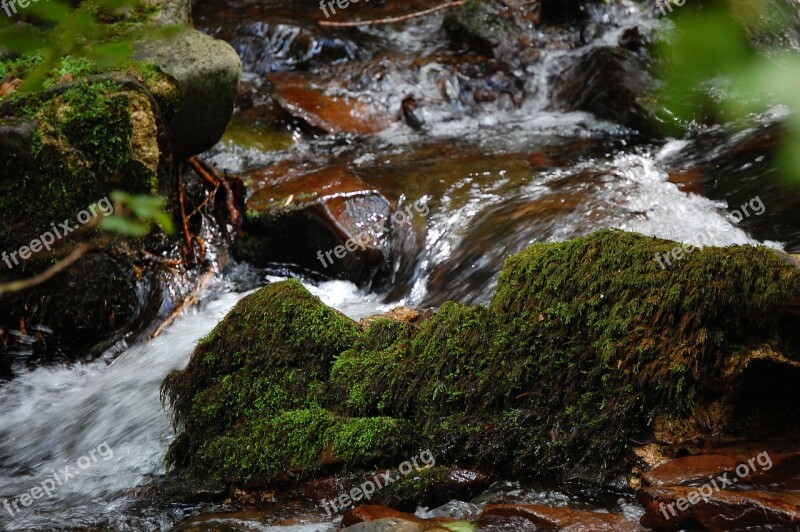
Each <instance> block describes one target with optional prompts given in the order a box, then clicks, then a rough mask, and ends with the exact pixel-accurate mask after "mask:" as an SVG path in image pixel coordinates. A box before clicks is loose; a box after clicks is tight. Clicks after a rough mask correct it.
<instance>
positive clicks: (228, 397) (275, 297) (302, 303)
mask: <svg viewBox="0 0 800 532" xmlns="http://www.w3.org/2000/svg"><path fill="white" fill-rule="evenodd" d="M357 331H358V326H357V324H356V323H355V322H353V321H352V320H350V319H349V318H347V317H345V316H343V315H342V314H340V313H338V312H336V311H335V310H333V309H330V308H328V307H327V306H325V305H324V304H323V303H322V302H321V301H320V300H319V299H318V298H317V297H315V296H313V295H312V294H311V293H309V292H308V291H307V290H306V289H305V288H304V287H303V285H302V284H300V283H299V282H297V281H286V282H281V283H274V284H271V285H268V286H266V287H264V288H262V289H260V290H258V291H256V292H255V293H253V294H251V295H249V296H248V297H246V298H244V299H243V300H242V301H241V302H239V304H237V305H236V307H234V309H233V310H232V311H231V313H230V314H228V316H226V317H225V319H224V320H223V321H222V322H221V323H220V324H219V325H218V326H217V327H216V328H215V329H214V330H213V331H212V332H211V334H209V335H208V336H207V337H206V338H204V339H203V340H201V341H200V342H199V345H198V347H197V349H196V350H195V353H194V354H193V355H192V359H191V361H190V362H189V366H188V367H187V369H186V370H185V371H183V372H173V373H171V374H170V375H169V376H168V377H167V379H166V380H165V381H164V383H163V385H162V393H163V395H164V397H165V398H168V399H169V401H170V402H171V404H172V405H173V412H174V418H175V421H176V423H177V424H178V425H179V426H181V427H182V428H183V431H184V434H183V438H182V439H181V440H180V441H179V442H177V443H176V444H174V445H173V447H172V450H171V453H170V460H171V461H172V462H173V463H175V464H178V465H181V464H188V465H191V464H193V463H194V464H199V463H200V464H201V463H202V462H197V460H198V459H200V458H201V457H205V458H202V460H205V459H210V458H209V457H212V456H217V455H216V454H214V452H213V450H214V449H218V447H216V446H213V447H209V445H211V444H210V443H206V442H207V441H208V440H209V439H211V438H214V437H221V438H224V439H225V441H226V442H228V443H231V442H232V441H233V440H232V439H231V438H234V439H235V440H236V441H238V442H241V443H242V444H243V445H245V447H244V448H242V449H240V450H238V451H236V455H237V456H238V457H239V458H240V460H241V462H240V463H254V462H259V461H260V460H264V459H265V458H263V457H262V458H258V457H255V456H249V457H247V458H246V455H248V453H257V452H261V450H263V448H262V447H253V446H250V443H249V442H250V441H251V438H255V437H256V433H257V432H259V431H260V430H262V429H263V428H264V427H266V426H268V425H269V424H270V423H273V422H274V421H273V420H274V419H277V417H276V416H281V415H283V414H285V413H286V412H291V411H293V409H305V410H309V409H311V410H320V408H319V401H320V400H321V399H322V393H321V388H322V385H321V384H320V383H321V382H322V381H324V380H325V379H326V378H327V376H328V374H329V371H330V366H331V365H332V363H333V360H334V357H335V356H336V355H338V354H339V353H340V352H342V351H344V350H345V349H347V348H348V347H350V346H352V344H353V342H354V341H355V339H356V336H357ZM303 419H306V418H303ZM220 435H222V436H220ZM317 439H319V440H320V443H319V445H322V446H323V448H324V446H325V445H323V440H326V438H325V437H324V436H323V434H322V433H321V432H320V433H318V434H317ZM326 444H327V443H326ZM203 449H205V450H203ZM220 449H221V448H220ZM304 456H307V455H304ZM219 457H220V458H222V455H219ZM245 458H246V459H245ZM219 464H220V463H219V462H217V463H216V465H219ZM225 464H226V465H225V468H224V470H225V471H227V472H228V474H233V473H232V472H233V469H231V468H232V467H233V466H232V464H231V463H229V462H225ZM258 471H260V472H261V473H259V474H262V475H266V476H270V475H271V474H272V473H271V471H272V470H269V469H265V468H262V469H259V470H258ZM239 473H240V476H241V477H242V478H243V476H244V475H245V471H244V470H242V471H240V472H239ZM247 475H250V473H247ZM248 478H249V477H248ZM270 478H271V477H270Z"/></svg>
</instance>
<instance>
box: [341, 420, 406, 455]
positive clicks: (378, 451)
mask: <svg viewBox="0 0 800 532" xmlns="http://www.w3.org/2000/svg"><path fill="white" fill-rule="evenodd" d="M413 436H414V434H413V432H412V430H411V425H410V423H409V422H408V421H406V420H402V419H395V418H391V417H367V418H354V419H348V420H344V421H341V422H340V423H338V424H337V425H336V426H335V427H334V428H333V430H332V431H331V434H330V438H331V440H332V441H333V455H334V456H336V457H337V458H339V459H341V460H343V461H344V463H345V464H346V465H348V466H353V465H372V464H376V463H377V464H383V463H386V462H387V461H389V460H391V459H392V458H395V459H399V458H400V457H402V455H403V452H404V451H405V450H407V449H409V448H412V447H413V444H414V437H413Z"/></svg>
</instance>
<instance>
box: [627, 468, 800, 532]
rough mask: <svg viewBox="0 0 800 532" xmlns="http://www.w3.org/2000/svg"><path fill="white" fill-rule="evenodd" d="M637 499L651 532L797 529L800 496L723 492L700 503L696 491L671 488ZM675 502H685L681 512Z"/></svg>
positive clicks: (642, 492) (644, 493) (646, 492)
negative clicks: (643, 509)
mask: <svg viewBox="0 0 800 532" xmlns="http://www.w3.org/2000/svg"><path fill="white" fill-rule="evenodd" d="M729 478H730V477H729ZM690 495H691V496H692V497H693V498H695V499H697V501H696V502H695V503H694V504H691V500H690V498H689V497H690ZM638 498H639V501H640V502H641V503H642V505H643V506H644V508H645V515H644V516H643V517H642V519H641V524H642V526H645V527H648V528H653V529H655V530H678V529H683V528H690V529H693V530H697V529H702V530H743V529H747V528H751V529H754V530H757V529H759V528H762V527H765V526H767V525H770V526H773V527H779V528H781V529H783V528H791V529H796V528H797V527H800V493H797V492H783V493H773V492H767V491H738V490H736V491H733V490H724V491H713V492H712V494H711V495H710V496H709V497H708V499H707V500H704V499H702V498H701V497H700V494H699V492H698V489H697V488H694V487H687V486H674V487H662V488H645V489H642V490H640V491H639V493H638ZM679 499H683V500H685V501H686V502H684V503H682V505H683V506H684V508H685V509H684V510H680V509H679V508H678V506H677V504H678V500H679ZM671 505H672V506H671ZM672 510H674V515H673V511H672Z"/></svg>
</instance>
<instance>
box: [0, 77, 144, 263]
mask: <svg viewBox="0 0 800 532" xmlns="http://www.w3.org/2000/svg"><path fill="white" fill-rule="evenodd" d="M12 104H13V105H12V108H11V109H12V110H11V114H12V115H13V116H15V117H17V118H18V119H24V120H28V121H30V122H32V123H33V124H34V127H35V129H34V134H33V138H32V140H31V142H30V145H29V146H27V147H26V148H22V149H20V148H14V149H11V148H10V147H7V148H6V149H3V148H2V147H0V174H2V175H4V176H9V178H7V179H3V180H2V181H0V234H2V235H4V236H5V238H4V239H2V240H3V244H4V245H5V246H6V247H9V246H10V247H15V246H17V247H18V245H19V244H22V243H26V242H29V241H30V240H31V239H32V238H34V237H36V236H38V235H39V234H41V232H42V231H44V230H47V228H48V227H49V225H50V223H53V222H59V221H63V220H65V219H70V220H72V221H73V222H74V220H75V216H76V214H77V213H78V212H80V211H81V210H83V209H85V208H86V207H88V206H89V205H90V204H92V203H95V202H97V201H99V200H100V199H102V198H103V197H106V196H107V195H108V194H109V193H110V192H111V191H112V190H115V189H123V190H126V191H128V192H131V193H138V194H155V193H157V192H158V175H157V173H155V172H153V171H152V170H151V169H149V168H147V167H145V166H144V165H143V164H142V163H140V162H139V161H137V160H136V159H135V154H134V153H133V152H132V149H131V139H132V135H133V128H134V122H133V119H132V116H131V95H130V93H129V92H126V91H125V90H122V89H121V88H120V87H119V86H118V85H117V84H115V83H113V82H110V81H102V82H96V83H77V84H75V85H74V86H71V87H69V88H67V89H66V90H64V91H60V92H56V93H51V94H49V95H48V96H46V97H41V96H39V95H37V94H24V95H20V96H18V97H17V98H16V99H14V100H13V102H12ZM20 190H24V191H26V194H30V195H32V196H34V197H36V201H35V202H26V201H19V196H18V191H20Z"/></svg>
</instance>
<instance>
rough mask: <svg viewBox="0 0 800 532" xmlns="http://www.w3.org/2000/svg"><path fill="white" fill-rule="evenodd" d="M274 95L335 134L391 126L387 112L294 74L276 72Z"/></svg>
mask: <svg viewBox="0 0 800 532" xmlns="http://www.w3.org/2000/svg"><path fill="white" fill-rule="evenodd" d="M269 79H270V81H271V82H272V83H273V85H274V87H275V88H274V91H273V93H272V97H273V98H274V99H275V100H276V101H277V102H278V105H280V106H281V107H282V108H283V109H284V110H285V111H286V112H287V113H288V114H289V115H291V116H292V117H294V118H297V119H300V120H302V121H303V122H305V123H306V124H308V125H309V126H311V127H312V128H316V129H318V130H321V131H323V132H325V133H329V134H332V135H335V134H339V133H353V134H364V133H377V132H379V131H382V130H384V129H386V128H387V127H389V125H390V123H391V118H390V116H389V115H388V114H386V113H385V112H383V111H381V110H379V109H377V108H375V107H373V106H371V105H368V104H366V103H363V102H360V101H358V100H355V99H353V98H350V97H349V96H332V95H329V94H327V93H326V92H323V91H322V90H321V89H318V88H316V87H314V86H312V85H311V83H310V81H308V80H307V79H305V78H303V77H301V76H298V75H295V74H273V75H271V76H270V77H269Z"/></svg>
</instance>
